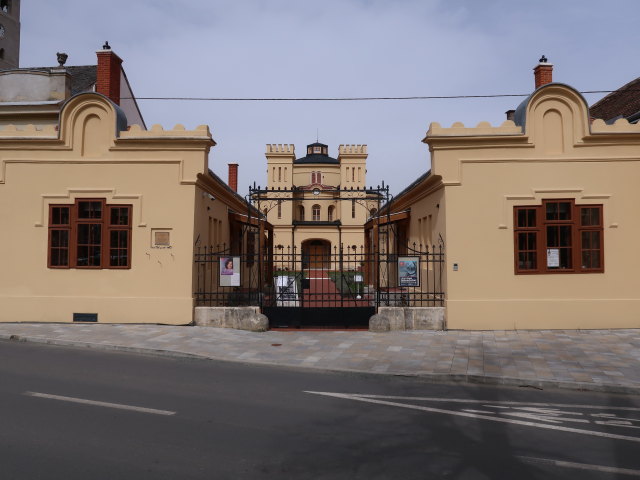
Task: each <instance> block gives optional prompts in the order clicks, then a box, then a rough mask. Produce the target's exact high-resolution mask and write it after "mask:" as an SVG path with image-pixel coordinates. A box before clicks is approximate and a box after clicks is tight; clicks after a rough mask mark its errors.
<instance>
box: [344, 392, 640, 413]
mask: <svg viewBox="0 0 640 480" xmlns="http://www.w3.org/2000/svg"><path fill="white" fill-rule="evenodd" d="M353 396H354V397H364V398H382V399H387V400H412V401H425V402H447V403H482V404H484V406H485V407H489V406H492V405H526V406H527V407H560V408H562V407H569V408H589V409H593V410H597V409H602V410H623V411H628V412H640V408H638V407H610V406H608V405H575V404H571V403H529V402H512V401H495V400H473V399H469V398H440V397H399V396H395V395H367V394H363V393H354V394H353Z"/></svg>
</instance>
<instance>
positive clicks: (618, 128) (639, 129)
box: [591, 118, 640, 134]
mask: <svg viewBox="0 0 640 480" xmlns="http://www.w3.org/2000/svg"><path fill="white" fill-rule="evenodd" d="M591 133H594V134H596V133H640V123H629V121H628V120H627V119H626V118H620V119H618V120H616V121H615V123H613V124H610V125H609V124H606V123H605V122H604V120H600V119H599V118H598V119H596V120H594V121H593V123H592V124H591Z"/></svg>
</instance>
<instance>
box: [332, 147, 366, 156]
mask: <svg viewBox="0 0 640 480" xmlns="http://www.w3.org/2000/svg"><path fill="white" fill-rule="evenodd" d="M338 153H339V154H340V155H341V156H344V155H367V146H366V145H340V146H339V147H338Z"/></svg>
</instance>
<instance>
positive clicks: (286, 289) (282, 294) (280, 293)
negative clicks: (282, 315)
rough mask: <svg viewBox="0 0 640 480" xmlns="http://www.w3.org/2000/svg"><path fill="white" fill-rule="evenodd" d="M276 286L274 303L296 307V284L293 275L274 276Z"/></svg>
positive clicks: (279, 305)
mask: <svg viewBox="0 0 640 480" xmlns="http://www.w3.org/2000/svg"><path fill="white" fill-rule="evenodd" d="M274 283H275V287H276V305H277V306H278V307H297V306H299V305H298V286H297V283H296V278H295V277H289V276H285V275H280V276H277V277H275V278H274Z"/></svg>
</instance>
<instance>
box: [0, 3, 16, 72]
mask: <svg viewBox="0 0 640 480" xmlns="http://www.w3.org/2000/svg"><path fill="white" fill-rule="evenodd" d="M19 63H20V0H0V70H7V69H11V68H18V66H19Z"/></svg>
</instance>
